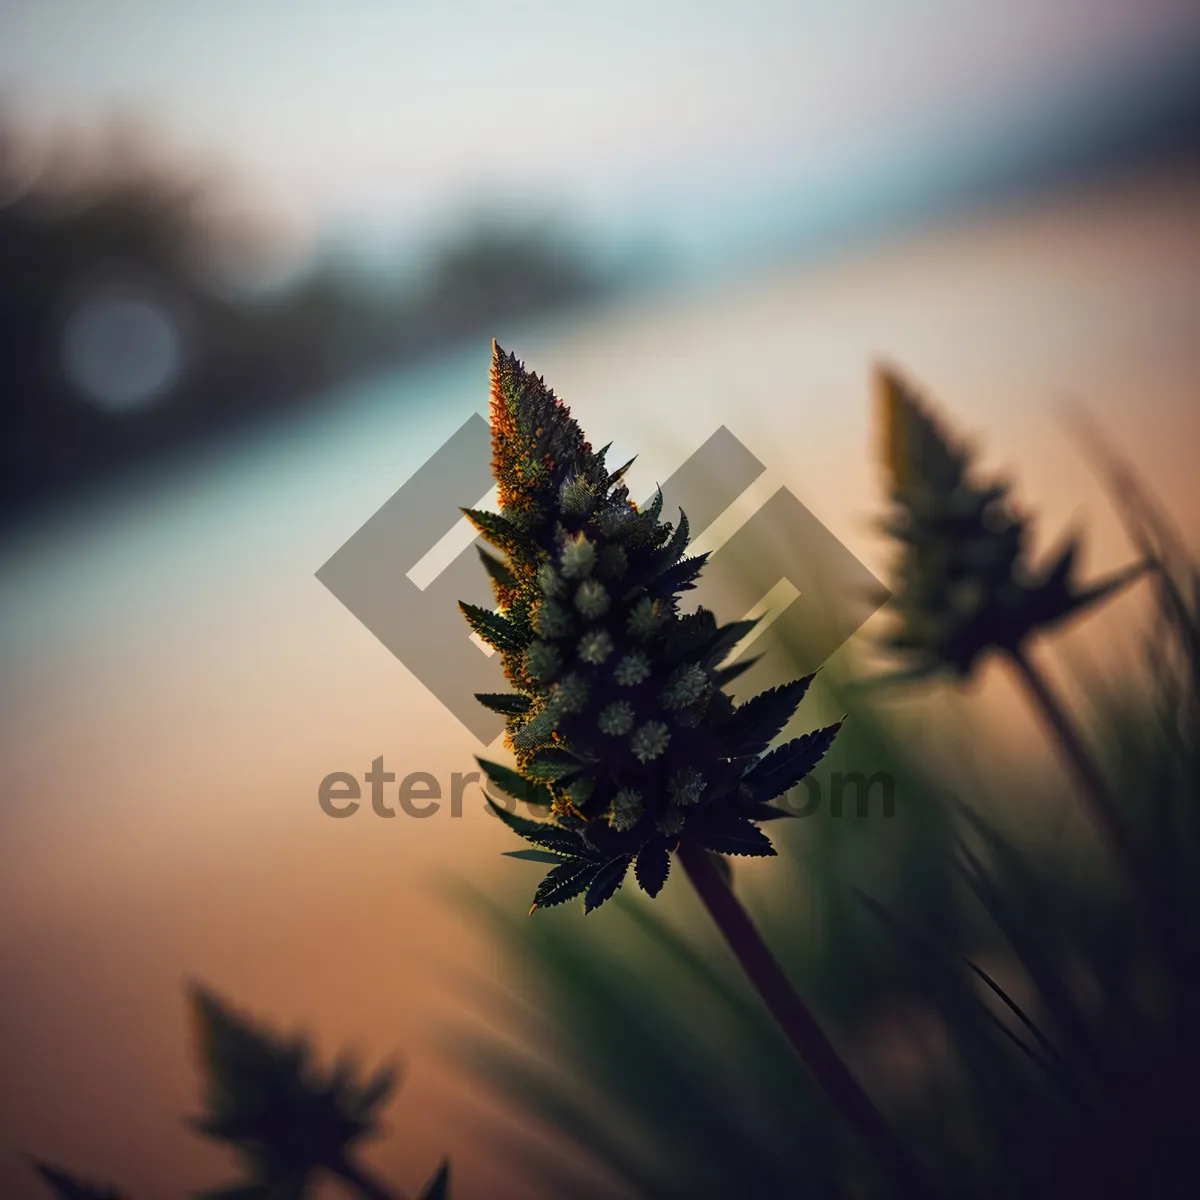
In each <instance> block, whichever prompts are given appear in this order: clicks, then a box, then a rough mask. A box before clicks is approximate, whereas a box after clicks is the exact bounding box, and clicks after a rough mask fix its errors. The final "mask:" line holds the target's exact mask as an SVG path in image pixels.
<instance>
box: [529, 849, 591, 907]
mask: <svg viewBox="0 0 1200 1200" xmlns="http://www.w3.org/2000/svg"><path fill="white" fill-rule="evenodd" d="M601 866H602V864H601V863H600V862H598V861H597V860H596V859H594V858H572V859H570V860H569V861H567V862H564V863H560V864H559V865H558V866H557V867H555V868H554V870H552V871H549V872H548V873H547V874H546V876H545V878H544V879H543V880H542V882H541V883H540V884H538V889H537V891H536V892H534V894H533V908H531V909H530V910H529V911H530V912H533V911H534V910H535V909H538V908H553V907H554V906H555V905H557V904H565V903H566V902H567V901H568V900H573V899H574V898H575V897H576V896H578V895H579V894H580V893H581V892H583V891H585V890H586V889H587V888H588V887H589V886H590V884H591V882H592V880H593V879H594V878H595V877H596V874H597V873H598V872H599V870H600V868H601Z"/></svg>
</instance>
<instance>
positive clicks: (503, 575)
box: [475, 546, 520, 591]
mask: <svg viewBox="0 0 1200 1200" xmlns="http://www.w3.org/2000/svg"><path fill="white" fill-rule="evenodd" d="M475 549H476V550H478V551H479V559H480V561H481V562H482V563H483V569H484V570H485V571H486V572H487V573H488V575H489V576H490V577H491V579H492V581H493V582H495V583H498V584H499V585H500V586H501V587H503V588H509V589H511V590H512V591H516V590H517V589H518V588H519V587H520V583H519V582H518V581H517V577H516V576H515V575H514V574H513V573H512V571H510V570H509V568H508V563H506V562H505V561H504V559H502V558H497V557H496V556H495V555H494V554H489V553H488V551H486V550H485V549H484V548H483V547H482V546H476V547H475Z"/></svg>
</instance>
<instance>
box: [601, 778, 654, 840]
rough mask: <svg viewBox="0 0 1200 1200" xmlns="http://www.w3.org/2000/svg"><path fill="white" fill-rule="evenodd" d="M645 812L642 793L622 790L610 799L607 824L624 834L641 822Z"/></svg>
mask: <svg viewBox="0 0 1200 1200" xmlns="http://www.w3.org/2000/svg"><path fill="white" fill-rule="evenodd" d="M645 811H646V810H645V808H643V806H642V793H641V792H635V791H634V790H633V789H632V788H622V789H621V790H620V791H619V792H618V793H617V794H616V795H615V796H614V797H613V799H612V808H611V810H610V811H609V816H608V820H609V824H610V825H612V827H613V828H614V829H616V830H618V831H620V832H622V833H624V832H625V831H626V830H629V829H632V828H633V827H634V826H635V825H636V824H637V823H638V821H640V820H641V818H642V814H643V813H644V812H645Z"/></svg>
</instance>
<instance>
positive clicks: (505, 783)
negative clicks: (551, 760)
mask: <svg viewBox="0 0 1200 1200" xmlns="http://www.w3.org/2000/svg"><path fill="white" fill-rule="evenodd" d="M475 761H476V762H477V763H478V764H479V765H480V767H481V768H482V769H483V772H484V774H485V775H486V776H487V777H488V779H489V780H491V782H492V783H494V784H495V785H496V787H498V788H499V789H500V790H501V791H502V792H503V793H504V794H505V795H506V796H511V797H512V798H513V799H514V800H520V801H521V802H522V803H524V804H532V805H533V806H534V807H535V808H548V807H549V806H550V805H551V804H553V803H554V797H553V796H551V795H550V792H549V790H548V789H547V788H546V787H545V785H544V784H541V783H538V782H537V781H536V780H533V779H527V778H526V777H525V776H524V775H522V774H521V773H520V772H519V771H514V770H513V769H512V767H506V766H505V765H504V764H503V763H496V762H491V761H490V760H488V759H486V758H479V757H478V756H477V757H476V759H475ZM516 819H517V820H521V818H519V817H518V818H516Z"/></svg>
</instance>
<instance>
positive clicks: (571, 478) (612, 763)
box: [461, 344, 919, 1189]
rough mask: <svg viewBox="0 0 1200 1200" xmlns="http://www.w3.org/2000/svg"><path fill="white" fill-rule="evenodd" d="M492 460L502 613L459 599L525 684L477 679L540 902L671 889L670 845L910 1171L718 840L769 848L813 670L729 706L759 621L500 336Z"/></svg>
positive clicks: (791, 781)
mask: <svg viewBox="0 0 1200 1200" xmlns="http://www.w3.org/2000/svg"><path fill="white" fill-rule="evenodd" d="M491 385H492V387H491V420H492V439H493V440H492V446H493V458H492V467H493V472H494V474H495V476H496V479H497V482H498V484H499V501H500V512H499V514H498V515H497V514H495V513H490V512H480V511H472V510H464V511H465V512H466V514H467V516H468V517H469V518H470V520H471V521H472V522H473V523H474V524H475V526H476V528H477V529H478V530H479V531H480V533H481V534H482V535H483V536H484V538H485V539H486V540H487V541H489V542H490V543H491V544H492V545H493V546H495V547H496V548H497V549H498V550H499V551H500V552H501V555H502V557H496V556H494V555H492V554H489V553H488V552H486V551H484V550H482V549H481V551H480V552H481V555H482V558H483V562H484V565H485V567H486V569H487V571H488V573H489V575H490V576H491V578H492V581H493V584H494V587H495V593H496V599H497V602H498V611H489V610H487V609H483V608H479V607H476V606H474V605H470V604H463V605H462V606H461V607H462V609H463V612H464V614H465V615H466V617H467V620H468V621H469V622H470V624H471V626H472V628H473V629H474V630H475V632H476V633H477V634H478V635H479V636H480V637H481V638H482V639H483V640H484V641H486V642H487V643H488V644H489V645H491V646H493V647H495V649H496V650H498V651H499V653H500V655H501V658H502V662H503V665H504V670H505V674H506V677H507V678H508V680H509V682H510V683H511V684H512V685H513V688H514V691H513V692H511V693H506V694H503V695H481V696H480V697H479V699H480V701H481V703H483V704H485V705H487V706H488V707H489V708H491V709H493V710H495V711H497V712H500V713H502V714H504V716H505V718H506V723H507V729H508V740H509V743H510V745H511V746H512V748H513V750H514V752H515V754H516V769H515V770H514V769H512V768H509V767H505V766H502V765H500V764H498V763H494V762H489V761H486V760H483V759H481V760H480V765H481V766H482V767H483V768H484V770H485V771H486V772H487V774H488V776H489V778H490V779H491V780H492V782H493V783H494V784H495V785H496V786H497V787H499V788H500V789H502V790H503V791H504V792H506V793H507V794H508V795H509V796H511V797H513V798H515V799H517V800H521V801H525V802H527V803H529V804H532V805H535V806H545V807H548V808H549V809H550V811H551V814H552V815H551V819H550V820H548V821H533V820H529V819H527V818H524V817H521V816H518V815H517V814H516V813H512V812H508V811H506V810H505V809H504V808H502V807H500V806H498V805H493V807H494V809H495V811H496V812H497V814H498V815H499V816H500V817H501V818H502V819H503V820H504V822H505V823H506V824H507V825H508V826H509V827H510V828H511V829H512V830H514V832H516V833H517V834H519V835H520V836H521V837H523V838H525V839H526V840H527V841H529V842H531V843H533V844H534V845H535V846H537V847H539V849H537V850H534V851H525V852H523V853H522V854H521V855H520V856H522V857H526V858H533V859H535V860H537V861H544V862H547V863H549V864H551V870H550V871H549V873H548V874H547V875H546V877H545V878H544V879H543V881H542V883H541V885H540V886H539V887H538V889H537V891H536V893H535V895H534V904H533V909H531V912H532V911H533V910H534V909H537V908H539V907H549V906H551V905H556V904H561V903H563V902H565V901H567V900H570V899H572V898H574V897H576V896H579V895H581V894H582V895H583V896H584V908H585V911H586V912H590V911H592V910H593V909H595V908H598V907H599V906H600V905H602V904H604V903H605V902H606V901H607V900H608V899H609V898H610V897H611V896H612V895H613V894H614V893H615V892H616V890H617V889H618V888H619V887H620V886H621V883H622V881H623V879H624V878H625V875H626V873H627V871H628V870H629V868H630V866H631V865H632V866H633V867H634V874H635V876H636V878H637V881H638V883H639V885H640V886H641V887H642V889H643V890H644V891H646V892H647V893H648V894H649V895H651V896H654V895H657V894H658V892H659V891H660V890H661V889H662V887H663V885H664V883H665V882H666V879H667V875H668V872H669V869H670V857H669V856H670V853H671V852H672V851H674V852H675V853H676V854H677V856H678V858H679V861H680V863H681V865H682V867H683V869H684V871H685V873H686V874H687V875H688V877H689V879H690V880H691V882H692V884H693V885H694V887H695V888H696V891H697V893H698V894H699V896H700V898H701V900H702V901H703V902H704V904H705V906H706V908H707V909H708V911H709V913H710V915H711V916H712V917H713V919H714V921H715V922H716V924H717V926H718V927H719V928H720V930H721V932H722V934H723V935H724V936H725V938H726V941H727V942H728V944H729V946H730V949H731V950H732V951H733V953H734V954H735V956H736V957H737V958H738V960H739V962H740V963H741V964H742V966H743V968H744V969H745V970H746V972H747V974H748V975H749V976H750V978H751V980H752V981H753V982H754V984H755V986H756V988H757V989H758V991H759V994H760V995H761V996H762V998H763V1000H764V1002H765V1003H766V1004H767V1006H768V1007H769V1008H770V1010H771V1012H772V1013H773V1014H774V1016H775V1017H776V1019H777V1020H778V1021H779V1022H780V1024H781V1026H782V1027H783V1029H784V1030H785V1032H786V1033H787V1035H788V1037H789V1039H790V1040H791V1042H792V1044H793V1046H794V1047H795V1048H796V1050H797V1051H798V1052H799V1054H800V1055H801V1057H802V1058H803V1059H804V1061H805V1062H806V1064H807V1065H808V1066H809V1068H810V1070H812V1072H813V1074H814V1075H815V1077H816V1078H817V1080H818V1081H819V1082H820V1084H821V1085H822V1087H823V1088H824V1089H825V1091H826V1093H827V1094H828V1096H829V1097H830V1099H831V1100H832V1101H833V1102H834V1103H835V1104H836V1105H837V1106H838V1108H839V1109H840V1110H841V1112H842V1113H843V1115H844V1116H845V1117H846V1118H847V1120H848V1121H849V1122H850V1124H851V1125H852V1126H853V1127H854V1128H855V1129H856V1131H857V1132H858V1133H859V1134H860V1135H861V1136H862V1137H863V1138H864V1140H865V1141H866V1143H867V1144H868V1145H869V1146H870V1147H871V1149H872V1150H873V1151H874V1153H875V1154H876V1155H877V1157H878V1158H879V1160H880V1161H881V1163H883V1164H884V1165H885V1167H886V1169H887V1170H888V1171H889V1173H890V1174H891V1176H892V1177H893V1178H894V1179H895V1180H896V1181H897V1182H898V1183H905V1184H907V1185H910V1186H911V1187H913V1188H914V1189H919V1183H918V1175H917V1171H916V1168H915V1167H914V1166H913V1164H912V1163H911V1161H910V1160H909V1158H908V1156H907V1154H906V1152H905V1151H904V1149H903V1148H902V1146H901V1145H900V1143H899V1142H898V1141H897V1140H896V1139H895V1138H894V1136H893V1135H892V1133H891V1131H890V1130H889V1129H888V1127H887V1125H886V1123H885V1122H884V1120H883V1118H882V1117H881V1116H880V1114H879V1112H878V1110H877V1109H876V1108H875V1106H874V1104H873V1103H872V1101H871V1100H870V1099H869V1097H868V1096H867V1095H866V1093H865V1092H864V1091H863V1090H862V1088H861V1087H860V1086H859V1085H858V1083H857V1082H856V1081H855V1079H854V1078H853V1076H852V1075H851V1073H850V1071H849V1070H848V1068H847V1067H846V1065H845V1063H844V1062H843V1061H842V1059H841V1058H840V1057H839V1055H838V1054H837V1052H836V1051H835V1050H834V1048H833V1046H832V1044H831V1043H830V1042H829V1041H828V1039H827V1038H826V1037H825V1035H824V1033H823V1032H822V1031H821V1029H820V1028H819V1026H818V1025H817V1023H816V1021H815V1020H814V1018H813V1017H812V1015H811V1013H810V1012H809V1010H808V1008H807V1007H806V1006H805V1005H804V1003H803V1002H802V1001H801V1000H800V998H799V996H798V995H797V994H796V992H795V990H794V989H793V988H792V986H791V984H790V983H789V981H788V980H787V977H786V976H785V974H784V973H783V971H782V969H781V968H780V966H779V964H778V963H777V962H776V960H775V958H774V957H773V956H772V954H771V952H770V950H769V949H768V948H767V946H766V943H765V942H764V941H763V939H762V937H761V935H760V934H759V932H758V930H757V929H756V928H755V927H754V924H753V922H752V921H751V920H750V918H749V916H748V915H747V913H746V911H745V910H744V909H743V908H742V906H741V904H740V903H739V902H738V900H737V899H736V898H735V896H734V894H733V892H732V891H731V890H730V888H729V886H728V882H727V879H726V877H725V875H724V874H723V873H722V871H721V870H720V869H719V868H718V867H717V866H716V864H715V862H714V857H713V856H714V855H752V856H767V855H773V854H774V853H775V850H774V848H773V846H772V845H771V841H770V839H769V838H768V837H767V835H766V834H765V833H764V832H763V831H762V829H761V828H760V823H761V822H764V821H768V820H772V819H775V818H777V817H779V816H782V815H784V814H783V813H782V812H781V811H780V810H778V809H776V808H773V807H772V806H771V803H770V802H771V801H772V800H774V799H776V798H777V797H778V796H780V795H782V794H783V793H784V792H786V791H787V790H788V789H789V788H791V787H793V786H795V785H796V784H797V783H799V782H800V781H801V780H802V779H803V778H804V777H805V776H806V775H808V773H809V772H810V771H811V770H812V769H813V767H814V766H815V765H816V764H817V763H818V762H819V761H820V759H821V758H822V756H823V755H824V754H825V752H826V750H827V749H828V748H829V746H830V745H831V744H832V742H833V739H834V737H835V735H836V733H837V731H838V728H839V724H840V723H838V724H834V725H830V726H828V727H826V728H824V729H819V730H817V731H815V732H813V733H808V734H805V735H803V736H802V737H799V738H795V739H794V740H792V741H789V742H787V743H785V744H784V745H782V746H780V747H778V748H777V749H775V750H772V751H770V752H767V747H768V745H769V744H770V743H771V741H772V740H774V738H775V737H776V736H777V735H778V734H779V733H780V732H781V731H782V730H783V728H784V727H785V726H786V724H787V723H788V721H789V719H790V718H791V716H792V714H793V713H794V712H795V710H796V708H797V706H798V704H799V703H800V701H801V700H802V699H803V697H804V695H805V693H806V692H807V690H808V688H809V685H810V684H811V682H812V676H811V675H810V676H808V677H806V678H803V679H799V680H796V681H795V682H793V683H790V684H787V685H785V686H783V687H778V688H774V689H772V690H770V691H767V692H764V693H762V694H761V695H759V696H757V697H755V698H754V699H752V700H750V701H748V702H747V703H745V704H743V705H741V706H735V705H734V703H733V701H732V700H731V699H730V697H729V696H728V695H727V694H726V693H725V692H724V691H723V690H722V689H723V687H724V685H725V684H727V683H729V682H730V681H731V680H732V679H733V678H735V677H736V676H737V675H739V674H740V673H741V672H742V671H744V670H745V669H746V667H747V666H748V665H749V664H748V663H746V662H741V663H735V664H734V665H731V666H725V665H722V664H723V662H724V660H725V659H726V658H727V657H728V656H729V654H730V652H731V651H732V650H733V649H734V647H735V646H736V645H737V644H738V642H739V641H740V640H741V639H742V638H743V637H744V636H745V635H746V634H747V633H748V632H749V631H750V629H751V628H752V627H753V626H754V624H755V622H754V621H738V622H733V623H731V624H727V625H719V624H718V622H717V621H716V619H715V617H714V616H713V614H712V613H711V612H709V611H707V610H706V609H704V608H699V609H697V610H696V611H695V612H694V613H688V614H682V613H680V611H679V597H680V594H681V593H682V592H683V591H685V590H687V589H688V588H691V587H693V586H694V581H695V579H696V578H697V576H698V575H699V574H700V572H701V570H702V568H703V566H704V563H705V558H706V556H705V555H699V556H696V557H691V558H688V557H685V551H686V549H687V544H688V524H687V518H686V516H685V515H684V514H683V513H680V517H679V522H678V524H677V525H676V526H674V527H673V526H672V525H670V524H668V523H666V522H663V521H661V520H660V515H661V511H662V493H661V491H660V492H659V493H658V494H657V496H656V498H655V500H654V502H653V503H652V504H651V505H650V506H649V507H648V508H647V509H645V510H644V511H642V510H639V508H638V506H637V505H636V504H634V503H633V502H632V501H630V499H629V491H628V488H627V487H626V485H625V483H624V482H623V478H624V475H625V472H626V471H627V469H628V467H629V466H630V463H626V464H625V465H624V466H622V467H619V468H617V469H616V470H610V469H609V467H608V466H607V465H606V463H605V452H606V450H607V447H605V448H604V449H602V450H599V451H593V450H592V448H591V446H590V445H589V444H588V442H587V441H586V440H585V439H584V435H583V432H582V431H581V429H580V428H579V426H578V424H577V423H576V422H575V421H574V420H573V418H572V417H571V415H570V413H569V411H568V410H567V408H566V406H565V405H563V404H562V402H561V401H559V400H558V399H557V397H556V396H555V395H554V393H553V392H552V391H551V390H550V389H549V388H548V387H546V385H545V383H544V381H543V380H542V379H541V378H540V377H538V376H536V375H533V374H531V373H529V372H527V371H526V370H525V368H524V366H523V365H522V364H521V363H519V362H518V361H517V359H516V357H515V356H514V355H511V354H505V353H504V352H503V351H502V350H501V348H500V347H499V346H498V345H495V344H494V345H493V358H492V375H491Z"/></svg>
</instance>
